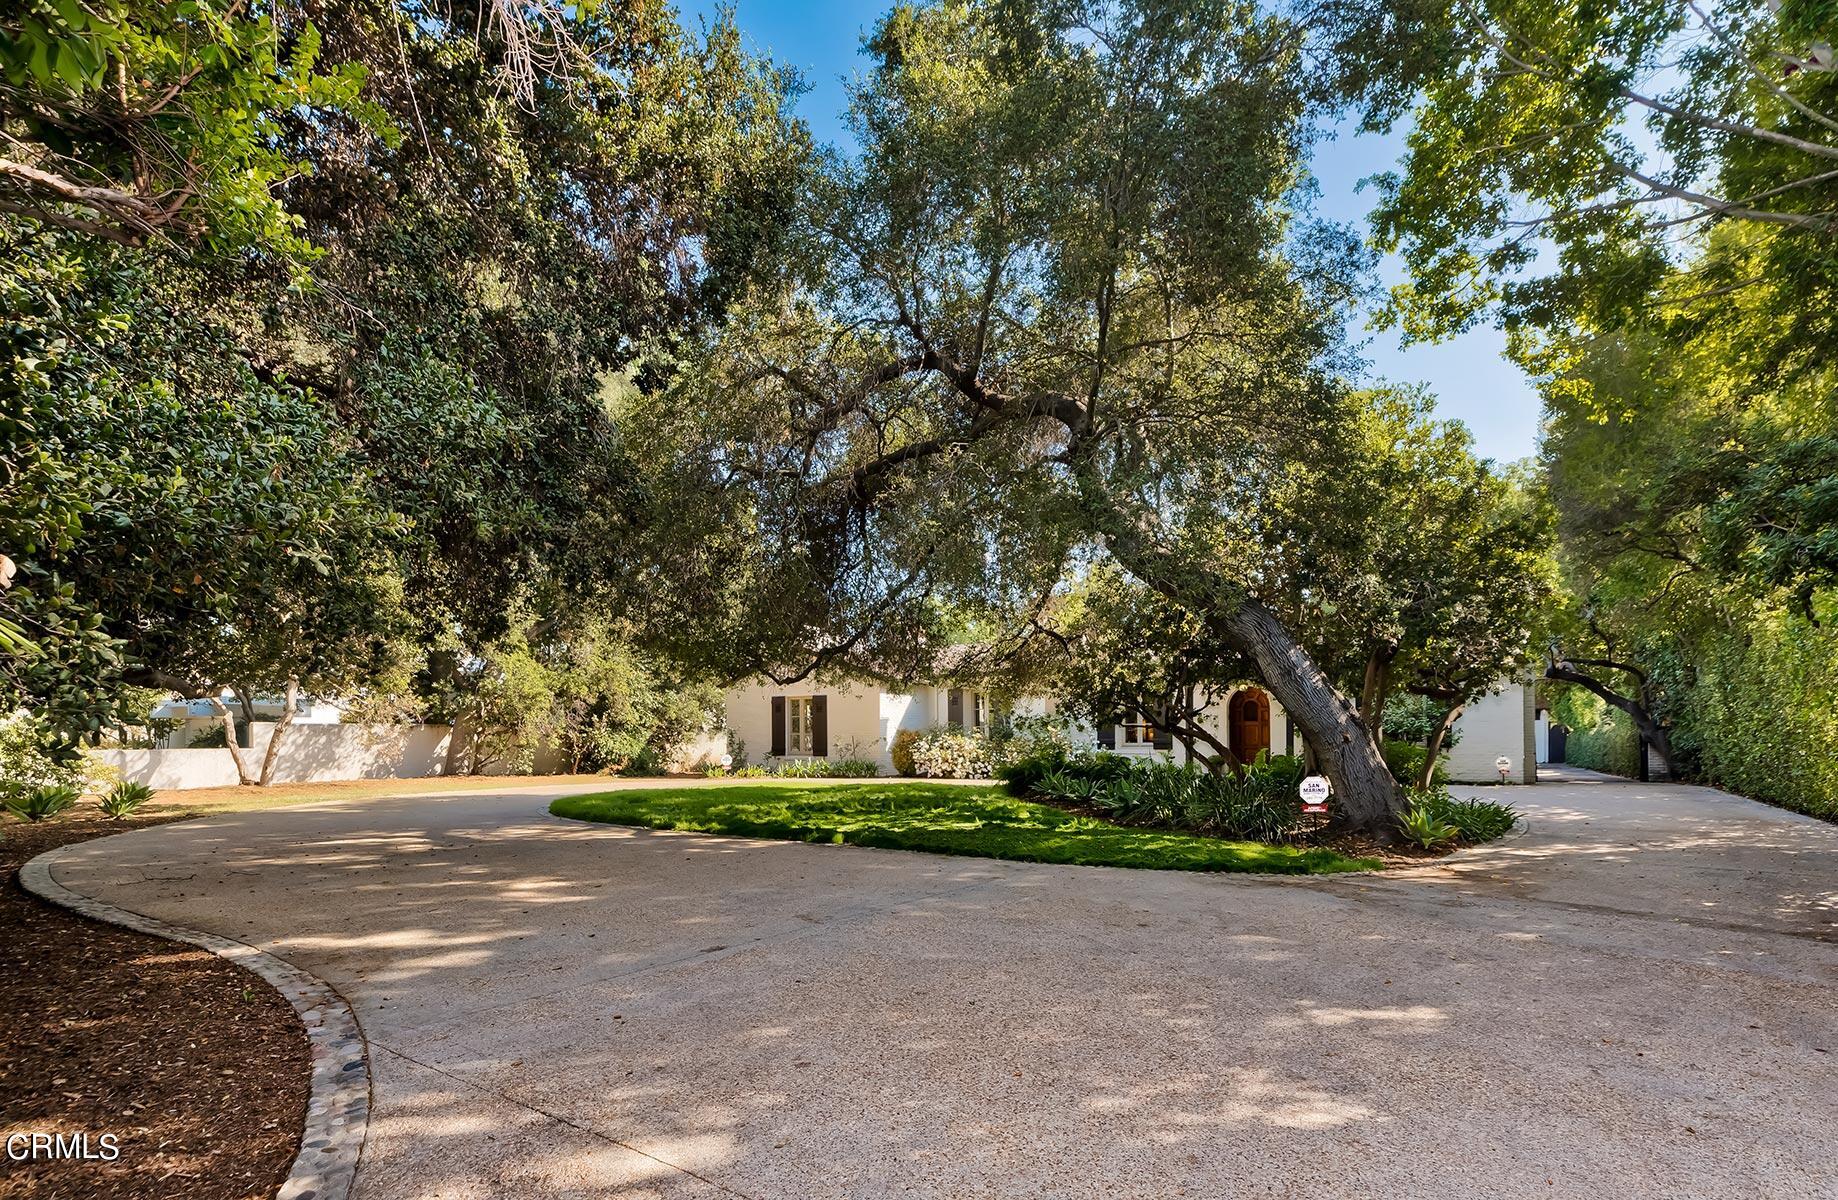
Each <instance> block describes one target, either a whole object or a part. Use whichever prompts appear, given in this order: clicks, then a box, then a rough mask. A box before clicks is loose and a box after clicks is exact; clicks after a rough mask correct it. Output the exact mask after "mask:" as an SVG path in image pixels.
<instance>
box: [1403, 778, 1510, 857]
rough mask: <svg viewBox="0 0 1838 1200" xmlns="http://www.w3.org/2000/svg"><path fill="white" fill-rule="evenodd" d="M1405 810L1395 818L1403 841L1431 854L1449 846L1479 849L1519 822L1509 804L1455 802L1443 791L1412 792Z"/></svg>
mask: <svg viewBox="0 0 1838 1200" xmlns="http://www.w3.org/2000/svg"><path fill="white" fill-rule="evenodd" d="M1407 798H1408V806H1407V807H1406V809H1405V810H1404V812H1403V813H1401V814H1400V815H1399V816H1398V831H1399V832H1400V833H1402V834H1403V835H1404V838H1405V840H1407V841H1409V842H1412V843H1414V844H1416V845H1418V846H1421V847H1422V848H1423V849H1425V850H1434V849H1436V848H1437V847H1439V846H1445V845H1447V844H1449V843H1450V842H1463V843H1466V844H1468V845H1471V846H1472V845H1479V844H1480V843H1482V842H1491V841H1493V840H1494V839H1495V838H1498V837H1504V836H1505V835H1506V834H1507V833H1508V832H1510V831H1511V830H1512V827H1513V825H1514V824H1515V823H1516V822H1517V821H1518V820H1519V814H1518V813H1517V812H1516V811H1515V810H1514V809H1513V807H1512V806H1511V805H1509V804H1499V803H1496V802H1495V801H1492V800H1457V799H1455V798H1454V797H1453V796H1451V795H1450V794H1449V792H1448V790H1447V789H1446V788H1441V787H1431V788H1411V789H1409V791H1408V793H1407Z"/></svg>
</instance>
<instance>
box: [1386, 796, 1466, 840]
mask: <svg viewBox="0 0 1838 1200" xmlns="http://www.w3.org/2000/svg"><path fill="white" fill-rule="evenodd" d="M1436 808H1437V806H1436V805H1434V804H1432V803H1429V802H1427V801H1425V800H1424V799H1423V798H1421V797H1417V798H1414V799H1413V800H1412V801H1411V804H1410V807H1409V808H1406V809H1405V810H1404V812H1403V813H1402V814H1401V815H1400V816H1399V817H1398V831H1399V832H1400V833H1402V834H1403V835H1404V838H1405V840H1406V841H1411V842H1415V843H1416V844H1417V845H1419V846H1421V847H1423V848H1424V849H1425V850H1434V849H1435V848H1436V847H1438V846H1441V845H1445V844H1447V843H1449V842H1452V841H1454V840H1455V839H1456V838H1457V837H1459V836H1461V830H1459V829H1457V828H1456V827H1455V826H1454V825H1451V824H1450V823H1449V822H1447V821H1445V820H1443V818H1442V816H1441V814H1440V813H1438V812H1437V811H1436Z"/></svg>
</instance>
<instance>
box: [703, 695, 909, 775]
mask: <svg viewBox="0 0 1838 1200" xmlns="http://www.w3.org/2000/svg"><path fill="white" fill-rule="evenodd" d="M774 696H784V697H787V698H788V699H789V698H795V697H799V696H827V697H828V698H829V703H828V705H827V708H828V711H829V739H830V744H829V755H828V757H830V758H866V759H872V760H874V761H875V762H878V763H880V764H881V769H882V770H883V771H891V770H893V760H892V759H891V758H889V757H888V755H887V746H888V739H889V738H891V737H892V734H891V733H890V732H889V721H890V720H892V721H893V722H894V724H893V726H892V727H893V728H900V727H902V726H903V725H904V724H905V723H906V722H908V721H915V722H917V724H915V725H913V727H914V728H921V727H923V726H924V725H926V724H929V721H926V720H924V719H922V717H921V716H920V715H918V714H917V713H916V712H909V711H907V710H904V709H899V708H897V707H896V708H895V709H893V710H892V711H890V712H887V713H886V715H884V701H888V700H901V699H904V700H908V701H914V700H916V698H914V697H898V696H888V695H884V694H883V693H882V691H881V690H880V689H879V688H877V687H874V686H872V685H869V684H861V683H837V682H833V681H829V680H809V679H807V680H805V681H803V682H802V683H796V684H791V685H789V686H785V685H780V684H776V683H772V682H771V681H769V680H768V681H755V682H749V683H743V684H740V685H738V686H736V687H733V688H730V689H728V693H727V717H728V728H729V729H731V730H733V731H734V735H735V736H736V737H738V738H740V739H741V740H742V741H744V742H745V743H746V750H747V761H748V762H749V763H751V764H753V765H754V766H759V765H761V764H763V763H764V762H766V760H767V759H769V758H771V756H772V698H773V697H774Z"/></svg>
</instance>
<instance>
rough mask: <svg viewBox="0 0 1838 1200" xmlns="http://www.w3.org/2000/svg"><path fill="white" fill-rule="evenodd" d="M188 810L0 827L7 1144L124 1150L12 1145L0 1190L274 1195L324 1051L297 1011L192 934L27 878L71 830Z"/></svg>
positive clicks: (97, 833) (0, 1086)
mask: <svg viewBox="0 0 1838 1200" xmlns="http://www.w3.org/2000/svg"><path fill="white" fill-rule="evenodd" d="M177 819H181V818H180V817H179V816H177V815H158V816H152V817H143V818H140V819H136V820H129V821H105V820H101V819H99V818H94V817H88V816H75V815H72V816H66V817H63V818H57V819H53V820H50V821H46V822H43V823H41V824H38V825H26V824H22V823H19V822H17V821H11V820H7V821H5V822H4V823H0V1014H4V1015H3V1016H0V1145H4V1139H5V1138H7V1137H10V1136H11V1135H13V1134H19V1133H26V1134H31V1133H50V1134H66V1135H69V1134H79V1133H81V1134H88V1135H89V1150H90V1152H91V1153H92V1154H99V1153H101V1151H102V1145H101V1142H100V1137H101V1135H102V1134H112V1135H114V1137H115V1138H116V1139H117V1143H118V1146H119V1155H120V1156H119V1157H118V1158H116V1159H115V1160H114V1161H113V1162H104V1161H99V1160H95V1159H91V1160H89V1161H84V1160H80V1159H53V1160H49V1161H47V1160H42V1159H41V1160H38V1161H32V1162H15V1161H11V1160H10V1159H9V1158H5V1157H0V1198H4V1200H16V1198H19V1197H33V1198H35V1200H37V1198H43V1200H52V1198H53V1197H56V1198H57V1200H64V1198H66V1197H81V1198H82V1200H128V1198H130V1197H133V1198H139V1197H147V1198H149V1200H152V1198H154V1197H158V1198H160V1200H167V1198H169V1197H175V1196H185V1197H188V1198H195V1200H254V1198H257V1197H267V1196H272V1195H273V1194H274V1192H275V1190H276V1189H277V1188H279V1187H280V1185H281V1181H282V1180H283V1179H285V1178H286V1176H287V1171H288V1168H289V1167H290V1166H291V1164H292V1163H293V1159H294V1155H295V1154H296V1153H297V1152H298V1150H299V1143H300V1128H301V1122H302V1120H303V1118H304V1116H305V1112H306V1100H307V1092H308V1084H309V1081H310V1078H311V1071H312V1066H311V1059H310V1056H309V1054H308V1050H307V1042H306V1035H305V1033H304V1032H303V1031H302V1030H301V1027H300V1022H299V1020H298V1018H296V1016H295V1015H294V1011H293V1008H292V1007H291V1006H289V1004H288V1003H287V1001H286V1000H284V999H282V998H281V995H280V994H279V993H278V992H276V991H275V990H274V989H273V988H271V987H270V986H268V984H267V983H266V982H264V981H263V980H262V979H260V978H258V977H256V976H255V975H252V974H250V973H248V972H246V971H244V970H242V969H240V968H238V967H234V966H232V965H230V964H229V963H227V962H225V961H224V960H223V959H220V958H217V957H216V956H214V955H211V954H208V953H206V952H205V951H203V950H200V949H197V948H196V947H193V946H186V945H181V944H178V943H174V942H168V941H163V940H161V939H159V938H155V937H149V936H148V935H146V934H141V933H135V932H132V931H130V930H126V929H119V928H117V927H115V926H113V925H103V924H99V923H95V922H91V921H87V920H84V919H82V918H80V917H78V916H76V915H75V914H73V913H69V912H66V911H65V910H63V909H61V908H57V907H55V906H53V905H49V904H45V903H44V902H43V901H40V900H39V899H37V898H36V897H34V896H31V895H28V894H27V893H26V892H25V891H23V890H22V889H21V888H20V887H19V883H18V879H17V875H18V869H19V866H20V864H21V863H23V862H25V861H26V860H27V859H29V858H31V857H32V856H34V855H36V854H40V853H43V852H44V851H46V850H50V849H53V848H55V847H57V846H61V845H65V844H68V843H70V842H80V841H84V840H86V839H88V838H93V837H101V836H103V835H106V834H110V833H120V832H122V831H123V830H126V829H135V828H141V827H144V826H147V825H157V824H163V823H165V822H168V821H172V820H177Z"/></svg>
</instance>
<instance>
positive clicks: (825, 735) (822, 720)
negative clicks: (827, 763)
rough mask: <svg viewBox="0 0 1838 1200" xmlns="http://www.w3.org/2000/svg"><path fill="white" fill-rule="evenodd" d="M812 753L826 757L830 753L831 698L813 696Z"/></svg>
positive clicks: (819, 756)
mask: <svg viewBox="0 0 1838 1200" xmlns="http://www.w3.org/2000/svg"><path fill="white" fill-rule="evenodd" d="M811 753H812V754H814V755H816V756H817V757H818V758H826V757H828V756H829V753H830V698H829V697H828V696H812V697H811Z"/></svg>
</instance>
